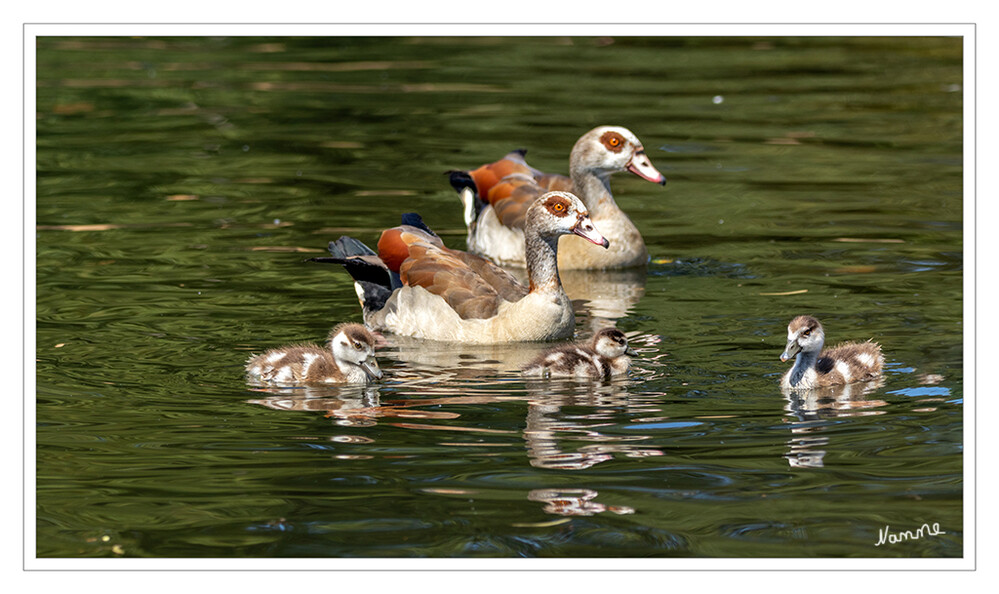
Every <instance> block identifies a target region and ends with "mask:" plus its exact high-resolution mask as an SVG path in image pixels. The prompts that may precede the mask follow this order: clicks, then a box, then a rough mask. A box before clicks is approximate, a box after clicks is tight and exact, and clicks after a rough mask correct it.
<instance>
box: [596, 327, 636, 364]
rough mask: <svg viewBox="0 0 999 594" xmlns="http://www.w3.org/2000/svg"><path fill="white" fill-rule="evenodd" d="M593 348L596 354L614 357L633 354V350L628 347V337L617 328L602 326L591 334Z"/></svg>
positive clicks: (634, 353)
mask: <svg viewBox="0 0 999 594" xmlns="http://www.w3.org/2000/svg"><path fill="white" fill-rule="evenodd" d="M593 350H594V351H596V352H597V354H598V355H600V356H603V357H607V358H609V359H616V358H617V357H620V356H622V355H631V356H635V355H637V354H638V353H636V352H635V351H634V350H632V349H631V348H629V347H628V337H627V336H625V335H624V332H621V331H620V330H618V329H617V328H604V329H603V330H601V331H599V332H597V333H596V334H594V335H593Z"/></svg>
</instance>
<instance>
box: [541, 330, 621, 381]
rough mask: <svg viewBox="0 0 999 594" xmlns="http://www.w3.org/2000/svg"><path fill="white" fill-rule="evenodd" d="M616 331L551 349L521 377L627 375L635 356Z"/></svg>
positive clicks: (608, 331) (601, 333) (596, 377)
mask: <svg viewBox="0 0 999 594" xmlns="http://www.w3.org/2000/svg"><path fill="white" fill-rule="evenodd" d="M635 354H636V353H635V351H633V350H632V349H630V348H628V338H627V337H626V336H625V335H624V332H621V331H620V330H618V329H617V328H604V329H603V330H601V331H599V332H597V333H596V334H594V335H593V338H591V339H590V340H589V341H587V342H585V343H576V344H569V345H563V346H559V347H555V348H553V349H551V350H549V351H548V352H547V353H544V354H542V355H541V356H540V357H538V358H537V359H535V360H534V361H532V362H531V363H530V364H529V365H527V366H526V367H525V368H524V374H525V375H537V376H542V377H578V378H592V379H604V378H609V377H611V376H614V375H622V374H625V373H628V368H629V367H630V366H631V359H630V358H629V357H628V355H635Z"/></svg>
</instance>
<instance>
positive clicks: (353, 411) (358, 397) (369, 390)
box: [247, 386, 458, 427]
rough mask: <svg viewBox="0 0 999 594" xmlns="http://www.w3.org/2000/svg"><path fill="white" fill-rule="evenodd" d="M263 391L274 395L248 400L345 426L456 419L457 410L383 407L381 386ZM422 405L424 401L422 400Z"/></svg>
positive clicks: (269, 389)
mask: <svg viewBox="0 0 999 594" xmlns="http://www.w3.org/2000/svg"><path fill="white" fill-rule="evenodd" d="M258 391H260V392H264V393H269V394H272V396H270V397H267V398H258V399H254V400H248V401H247V402H249V403H250V404H259V405H261V406H266V407H267V408H272V409H274V410H294V411H313V412H322V413H326V416H327V417H329V418H332V419H334V421H335V423H336V424H337V425H342V426H345V427H371V426H374V425H375V424H376V419H377V418H378V417H396V418H417V419H430V418H433V419H453V418H457V417H458V415H457V414H456V413H446V412H440V411H419V410H408V409H407V408H406V407H405V406H401V407H399V406H382V405H381V403H380V401H379V393H378V389H377V388H375V387H373V386H366V387H347V388H342V389H339V390H338V389H337V388H329V387H311V386H309V387H304V388H263V389H260V390H258ZM421 404H422V403H421Z"/></svg>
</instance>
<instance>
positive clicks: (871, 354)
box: [780, 316, 884, 390]
mask: <svg viewBox="0 0 999 594" xmlns="http://www.w3.org/2000/svg"><path fill="white" fill-rule="evenodd" d="M825 339H826V337H825V330H824V329H823V328H822V324H821V323H819V321H818V320H817V319H815V318H813V317H812V316H798V317H796V318H794V319H793V320H791V323H790V324H788V326H787V346H786V347H785V349H784V352H783V353H781V356H780V360H781V361H787V360H788V359H790V358H791V357H794V358H795V361H794V366H792V367H791V370H790V371H788V372H787V373H785V374H784V377H783V378H781V387H782V388H785V389H795V390H797V389H810V388H821V387H825V386H835V385H840V384H849V383H853V382H863V381H869V380H872V379H875V378H877V377H878V376H879V375H881V368H882V367H883V366H884V355H882V354H881V346H880V345H879V344H877V343H876V342H872V341H867V342H846V343H843V344H840V345H837V346H836V347H834V348H831V349H827V350H824V351H823V350H822V346H823V344H824V343H825Z"/></svg>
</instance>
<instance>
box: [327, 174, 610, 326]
mask: <svg viewBox="0 0 999 594" xmlns="http://www.w3.org/2000/svg"><path fill="white" fill-rule="evenodd" d="M403 222H404V224H403V225H402V226H400V227H395V228H394V229H389V230H387V231H385V232H383V233H382V236H381V239H379V241H378V253H377V254H376V253H375V252H374V251H372V250H370V249H368V248H367V247H366V246H364V245H363V244H361V243H360V242H358V241H357V240H354V239H351V238H349V237H341V238H340V239H339V240H337V241H336V242H333V243H331V244H330V253H331V254H333V257H332V258H317V260H319V261H324V262H335V263H339V264H343V266H344V267H345V268H346V269H347V271H348V272H349V273H350V274H351V276H353V277H354V280H355V281H356V282H355V288H356V289H357V293H358V297H359V298H360V300H361V306H362V308H363V310H364V321H365V324H367V326H368V327H369V328H371V329H374V330H383V331H388V332H392V333H394V334H400V335H403V336H413V337H415V338H427V339H433V340H443V341H452V342H466V343H479V344H492V343H501V342H517V341H540V340H553V339H559V338H569V337H571V336H572V335H573V331H574V327H575V316H574V315H573V311H572V304H571V302H570V301H569V298H568V297H567V296H566V294H565V291H564V290H563V289H562V283H561V280H560V279H559V275H558V266H557V250H558V239H559V237H561V236H562V235H569V234H576V235H579V236H580V237H583V238H585V239H587V240H588V241H590V242H592V243H595V244H597V245H602V246H604V247H606V246H607V240H606V239H604V237H603V236H602V235H601V234H600V233H599V232H598V231H597V229H596V228H595V227H594V226H593V223H592V222H591V221H590V218H589V215H588V213H587V211H586V208H585V207H584V206H583V203H582V202H580V201H579V199H578V198H577V197H576V196H574V195H572V194H569V193H568V192H549V193H547V194H545V195H543V196H541V197H540V198H539V199H538V200H537V201H535V202H534V203H533V204H532V205H531V207H530V208H529V209H528V211H527V214H526V225H525V230H524V241H525V242H526V249H527V255H528V264H527V275H528V279H529V281H530V282H529V286H524V285H522V284H520V283H518V282H517V281H516V280H515V279H514V278H513V277H512V276H510V274H509V273H507V272H505V271H504V270H503V269H502V268H500V267H498V266H496V265H494V264H493V263H491V262H489V261H488V260H486V259H484V258H481V257H479V256H474V255H471V254H468V253H465V252H461V251H458V250H452V249H449V248H447V247H445V246H444V243H443V242H442V241H441V239H440V238H439V237H438V236H437V235H436V234H435V233H434V232H433V231H431V230H430V229H429V228H427V227H426V225H424V224H423V222H422V220H421V219H420V218H419V217H418V216H416V215H407V216H406V217H404V218H403ZM406 223H408V224H406Z"/></svg>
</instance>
